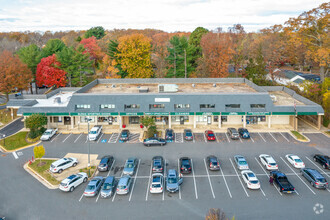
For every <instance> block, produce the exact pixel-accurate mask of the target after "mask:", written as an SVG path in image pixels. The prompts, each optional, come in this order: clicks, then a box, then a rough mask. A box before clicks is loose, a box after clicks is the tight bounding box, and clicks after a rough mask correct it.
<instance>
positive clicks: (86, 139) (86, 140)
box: [85, 134, 88, 144]
mask: <svg viewBox="0 0 330 220" xmlns="http://www.w3.org/2000/svg"><path fill="white" fill-rule="evenodd" d="M87 141H88V134H87V136H86V141H85V144H86V143H87Z"/></svg>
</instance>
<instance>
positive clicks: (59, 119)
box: [54, 116, 62, 123]
mask: <svg viewBox="0 0 330 220" xmlns="http://www.w3.org/2000/svg"><path fill="white" fill-rule="evenodd" d="M54 122H55V123H56V122H62V117H61V116H59V117H54Z"/></svg>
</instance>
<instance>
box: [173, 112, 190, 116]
mask: <svg viewBox="0 0 330 220" xmlns="http://www.w3.org/2000/svg"><path fill="white" fill-rule="evenodd" d="M171 115H194V113H193V112H171Z"/></svg>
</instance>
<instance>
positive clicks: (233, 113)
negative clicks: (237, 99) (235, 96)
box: [221, 112, 245, 115]
mask: <svg viewBox="0 0 330 220" xmlns="http://www.w3.org/2000/svg"><path fill="white" fill-rule="evenodd" d="M221 115H245V112H221Z"/></svg>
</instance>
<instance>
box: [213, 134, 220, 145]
mask: <svg viewBox="0 0 330 220" xmlns="http://www.w3.org/2000/svg"><path fill="white" fill-rule="evenodd" d="M214 137H215V141H216V142H217V143H219V142H220V141H219V140H218V138H217V134H216V133H214Z"/></svg>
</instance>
